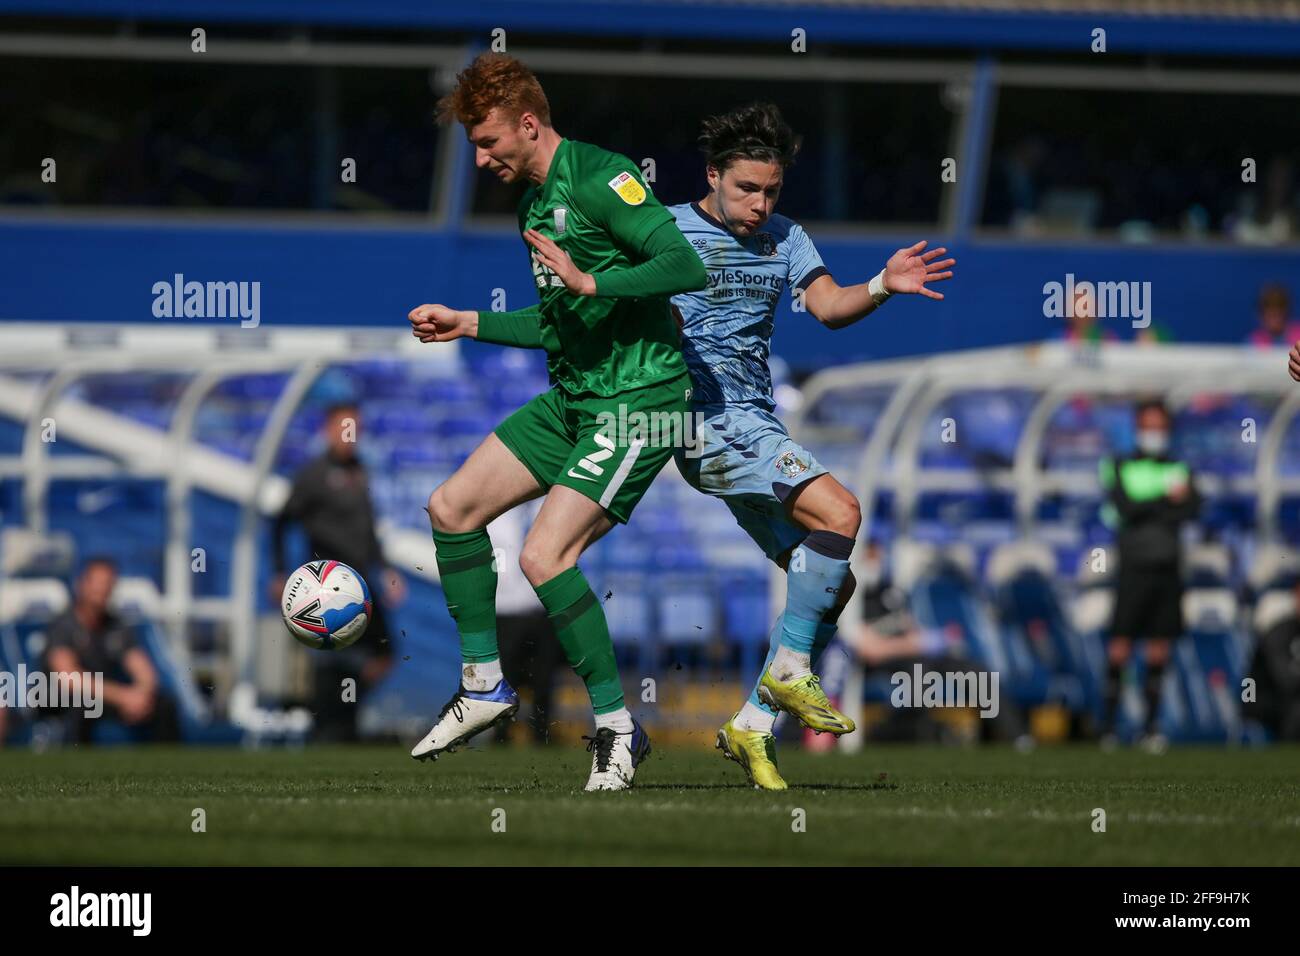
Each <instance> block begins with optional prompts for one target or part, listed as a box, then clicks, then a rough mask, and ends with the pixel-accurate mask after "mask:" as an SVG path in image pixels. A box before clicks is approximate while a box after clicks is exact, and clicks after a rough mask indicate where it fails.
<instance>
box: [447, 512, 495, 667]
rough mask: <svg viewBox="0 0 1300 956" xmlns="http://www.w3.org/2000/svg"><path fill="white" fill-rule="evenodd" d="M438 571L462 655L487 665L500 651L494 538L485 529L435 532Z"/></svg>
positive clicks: (463, 657) (468, 659) (470, 661)
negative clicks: (463, 531)
mask: <svg viewBox="0 0 1300 956" xmlns="http://www.w3.org/2000/svg"><path fill="white" fill-rule="evenodd" d="M433 543H434V545H435V546H436V548H437V552H438V574H439V575H440V576H441V577H442V592H443V594H444V595H446V598H447V610H448V611H449V612H450V613H451V616H452V618H453V619H454V620H455V621H456V630H457V631H458V632H459V633H460V657H461V660H462V661H464V662H465V663H466V664H486V663H487V662H488V661H494V660H496V659H497V658H498V657H500V656H501V655H500V652H499V651H498V650H497V572H496V568H494V567H493V566H492V559H493V555H492V539H491V538H489V537H488V533H487V532H486V531H482V530H480V531H466V532H465V533H463V534H449V533H447V532H445V531H435V532H434V533H433Z"/></svg>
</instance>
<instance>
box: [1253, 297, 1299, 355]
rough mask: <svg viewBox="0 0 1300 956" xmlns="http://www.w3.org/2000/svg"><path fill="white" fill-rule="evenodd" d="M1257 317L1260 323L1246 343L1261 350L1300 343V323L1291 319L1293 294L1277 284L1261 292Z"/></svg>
mask: <svg viewBox="0 0 1300 956" xmlns="http://www.w3.org/2000/svg"><path fill="white" fill-rule="evenodd" d="M1255 315H1256V317H1257V319H1258V321H1259V325H1258V327H1257V328H1255V329H1254V330H1252V331H1251V333H1250V335H1249V336H1248V337H1247V339H1246V341H1247V342H1248V343H1249V344H1251V345H1253V346H1255V347H1256V348H1261V349H1273V348H1284V349H1289V348H1291V346H1293V345H1295V344H1296V343H1297V342H1300V322H1295V321H1293V320H1292V319H1291V293H1290V292H1288V291H1287V289H1286V287H1285V286H1282V285H1277V284H1276V283H1273V284H1270V285H1266V286H1264V288H1262V289H1260V291H1259V302H1258V304H1257V305H1256V310H1255Z"/></svg>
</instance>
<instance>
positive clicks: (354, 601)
mask: <svg viewBox="0 0 1300 956" xmlns="http://www.w3.org/2000/svg"><path fill="white" fill-rule="evenodd" d="M372 606H373V605H372V604H371V601H370V588H368V587H366V582H365V579H364V578H362V577H361V575H359V574H357V572H356V571H354V570H352V569H351V568H350V567H348V566H347V565H346V564H340V563H339V562H338V561H308V562H307V563H306V564H304V565H303V566H302V567H300V568H299V569H298V570H297V571H295V572H293V574H291V575H289V580H288V581H286V582H285V584H284V594H283V595H282V596H281V598H280V609H281V611H283V612H284V626H285V627H287V628H288V629H289V633H290V634H292V635H293V636H294V637H296V638H297V639H298V640H299V641H301V642H302V643H303V644H306V645H307V646H308V647H314V648H316V649H317V650H327V651H336V650H340V649H341V648H344V647H347V646H348V645H350V644H354V643H356V641H357V640H358V639H359V638H360V637H361V635H362V634H364V633H366V628H367V627H368V626H369V624H370V612H371V608H372Z"/></svg>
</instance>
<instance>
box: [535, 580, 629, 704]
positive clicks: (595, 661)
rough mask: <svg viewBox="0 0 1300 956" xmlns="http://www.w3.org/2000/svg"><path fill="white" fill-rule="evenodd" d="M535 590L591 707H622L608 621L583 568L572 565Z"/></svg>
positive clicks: (621, 692)
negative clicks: (580, 569) (589, 699)
mask: <svg viewBox="0 0 1300 956" xmlns="http://www.w3.org/2000/svg"><path fill="white" fill-rule="evenodd" d="M534 590H536V591H537V597H538V599H539V600H540V601H541V602H542V607H544V608H546V613H547V615H549V617H550V619H551V624H553V625H554V626H555V634H556V636H557V637H558V638H559V639H560V646H561V647H563V648H564V656H565V658H566V659H567V660H568V662H569V666H570V667H572V668H573V672H574V673H575V674H577V675H578V676H579V677H581V678H582V682H583V684H585V685H586V687H587V696H588V697H590V698H591V707H592V709H593V710H594V711H595V712H596V713H597V714H608V713H611V712H612V711H615V710H618V709H619V708H621V707H622V706H623V684H622V682H621V681H619V679H618V664H616V663H615V662H614V643H613V642H612V641H611V640H610V639H609V625H608V624H606V623H605V612H604V610H602V608H601V606H600V602H599V601H597V600H596V595H595V593H594V592H593V591H592V590H591V585H589V584H588V583H587V579H586V578H585V577H583V576H582V572H581V571H579V570H578V569H577V568H569V570H567V571H561V572H560V573H559V574H557V575H556V576H555V577H553V578H551V580H549V581H547V582H546V583H545V584H541V585H538V586H537V587H536V588H535V589H534Z"/></svg>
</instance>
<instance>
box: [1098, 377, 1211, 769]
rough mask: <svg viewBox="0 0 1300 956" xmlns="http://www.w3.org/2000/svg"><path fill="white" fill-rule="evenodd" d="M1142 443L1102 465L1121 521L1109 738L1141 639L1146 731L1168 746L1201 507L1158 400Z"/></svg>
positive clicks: (1143, 418)
mask: <svg viewBox="0 0 1300 956" xmlns="http://www.w3.org/2000/svg"><path fill="white" fill-rule="evenodd" d="M1136 423H1137V449H1136V451H1134V452H1133V453H1132V454H1130V455H1127V456H1124V457H1120V458H1116V459H1106V460H1103V461H1102V463H1101V484H1102V488H1103V490H1104V491H1105V493H1106V498H1107V503H1108V504H1109V506H1110V508H1111V509H1113V511H1112V513H1111V515H1110V517H1111V519H1112V520H1113V521H1115V522H1117V524H1118V535H1117V538H1118V550H1119V574H1118V581H1119V584H1118V587H1117V589H1116V594H1115V614H1114V618H1113V620H1112V622H1111V628H1110V636H1109V640H1108V641H1107V645H1106V657H1107V665H1108V670H1107V677H1106V697H1105V706H1106V714H1105V723H1104V725H1103V732H1102V742H1103V744H1105V745H1106V746H1112V745H1113V744H1114V742H1115V718H1116V714H1117V711H1118V709H1119V698H1120V690H1121V686H1122V681H1123V676H1124V671H1125V669H1126V668H1127V667H1128V664H1129V660H1130V658H1131V657H1132V653H1133V643H1134V641H1138V640H1143V641H1145V642H1146V643H1145V658H1146V665H1147V670H1146V679H1145V682H1144V687H1143V690H1144V696H1145V698H1146V711H1147V712H1146V730H1145V735H1144V737H1143V745H1144V746H1145V747H1146V748H1147V749H1148V750H1151V751H1152V752H1155V753H1159V752H1163V751H1164V749H1165V748H1166V747H1167V746H1168V741H1166V740H1165V738H1164V737H1163V736H1162V735H1161V734H1160V733H1159V732H1158V724H1157V722H1158V719H1159V716H1160V689H1161V686H1162V684H1163V682H1164V675H1165V668H1166V666H1168V663H1169V655H1170V651H1171V648H1172V642H1173V641H1174V640H1175V639H1177V638H1179V637H1181V636H1182V633H1183V614H1182V600H1183V580H1182V568H1181V534H1180V532H1181V527H1182V524H1183V522H1185V521H1192V520H1194V519H1195V518H1196V515H1197V514H1198V512H1199V511H1200V507H1201V497H1200V495H1199V494H1198V493H1197V491H1196V485H1195V483H1194V482H1193V480H1192V474H1191V471H1190V470H1189V469H1188V467H1187V465H1186V464H1185V463H1183V462H1181V461H1178V460H1176V459H1174V458H1173V457H1171V456H1170V454H1169V446H1170V434H1171V431H1172V427H1171V426H1172V420H1171V418H1170V415H1169V412H1168V410H1167V409H1166V408H1165V406H1164V405H1163V404H1162V403H1161V402H1160V401H1158V400H1154V399H1153V400H1147V401H1143V402H1142V403H1141V404H1139V405H1138V408H1137V416H1136Z"/></svg>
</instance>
